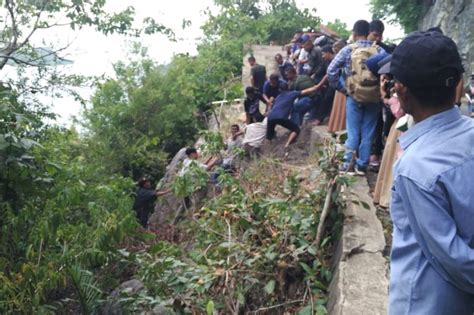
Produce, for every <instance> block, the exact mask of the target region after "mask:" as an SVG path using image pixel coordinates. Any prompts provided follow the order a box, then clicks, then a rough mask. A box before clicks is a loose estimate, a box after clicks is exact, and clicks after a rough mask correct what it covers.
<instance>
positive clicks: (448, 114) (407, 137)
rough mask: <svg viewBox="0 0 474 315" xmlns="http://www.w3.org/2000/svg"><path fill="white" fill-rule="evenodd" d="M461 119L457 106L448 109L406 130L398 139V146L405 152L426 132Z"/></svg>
mask: <svg viewBox="0 0 474 315" xmlns="http://www.w3.org/2000/svg"><path fill="white" fill-rule="evenodd" d="M460 118H461V111H460V110H459V108H458V107H457V106H453V108H451V109H448V110H446V111H444V112H441V113H438V114H436V115H433V116H430V117H428V118H426V119H425V120H422V121H420V122H419V123H416V124H415V125H413V126H412V127H410V128H409V129H408V131H407V132H405V133H404V134H403V135H401V136H400V138H399V140H398V141H399V143H400V146H401V148H402V149H403V150H406V149H407V148H408V147H409V146H410V145H411V144H412V143H413V142H415V141H416V140H417V139H418V138H420V137H421V136H423V135H424V134H425V133H427V132H428V131H430V130H432V129H434V128H440V127H442V126H445V125H446V124H448V123H450V122H452V121H455V120H458V119H460Z"/></svg>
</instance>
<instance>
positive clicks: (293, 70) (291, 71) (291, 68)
mask: <svg viewBox="0 0 474 315" xmlns="http://www.w3.org/2000/svg"><path fill="white" fill-rule="evenodd" d="M285 73H286V74H288V73H296V69H295V67H290V68H288V69H286V71H285Z"/></svg>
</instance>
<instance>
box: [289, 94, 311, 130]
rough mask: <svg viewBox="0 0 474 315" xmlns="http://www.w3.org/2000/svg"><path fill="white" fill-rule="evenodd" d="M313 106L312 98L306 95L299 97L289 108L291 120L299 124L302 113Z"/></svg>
mask: <svg viewBox="0 0 474 315" xmlns="http://www.w3.org/2000/svg"><path fill="white" fill-rule="evenodd" d="M313 106H314V104H313V100H312V99H311V98H310V97H308V96H303V97H301V98H300V99H299V100H298V101H297V102H296V103H295V104H294V105H293V109H292V110H291V121H292V122H293V123H294V124H295V125H297V126H301V124H302V123H303V117H304V114H306V113H307V112H308V111H309V110H311V108H312V107H313Z"/></svg>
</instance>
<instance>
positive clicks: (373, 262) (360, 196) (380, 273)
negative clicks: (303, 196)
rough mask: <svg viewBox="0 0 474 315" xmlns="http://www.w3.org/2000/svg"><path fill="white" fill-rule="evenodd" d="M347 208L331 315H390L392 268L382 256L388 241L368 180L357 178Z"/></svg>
mask: <svg viewBox="0 0 474 315" xmlns="http://www.w3.org/2000/svg"><path fill="white" fill-rule="evenodd" d="M346 205H347V207H346V209H345V210H344V217H345V218H344V225H343V231H342V236H341V239H340V241H339V244H338V247H337V251H336V253H335V257H334V276H333V279H332V281H331V285H330V287H329V291H330V295H329V302H328V311H329V314H337V315H339V314H351V315H353V314H364V315H365V314H386V313H387V306H388V278H387V271H388V264H387V261H386V259H385V258H384V257H383V255H382V251H383V249H384V247H385V238H384V235H383V228H382V224H381V223H380V221H379V220H378V218H377V216H376V212H375V207H374V206H373V203H372V200H371V198H370V196H369V187H368V184H367V180H366V179H365V178H362V177H360V178H357V182H356V183H355V184H354V185H353V186H352V187H351V190H350V192H349V194H348V198H347V202H346ZM366 206H368V209H367V208H366Z"/></svg>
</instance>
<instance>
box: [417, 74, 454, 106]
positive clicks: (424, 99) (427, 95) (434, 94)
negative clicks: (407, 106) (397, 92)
mask: <svg viewBox="0 0 474 315" xmlns="http://www.w3.org/2000/svg"><path fill="white" fill-rule="evenodd" d="M455 79H456V80H455V82H456V84H454V85H453V86H450V87H446V86H441V87H439V86H436V87H431V86H430V87H421V88H419V87H416V88H415V87H413V88H411V87H409V86H408V89H409V90H410V93H411V94H412V95H413V96H414V97H415V98H416V100H417V101H418V103H420V104H421V105H424V106H426V107H437V106H440V105H447V104H449V103H453V104H454V101H455V98H456V87H457V85H458V83H459V80H461V74H458V76H457V77H456V78H455Z"/></svg>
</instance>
